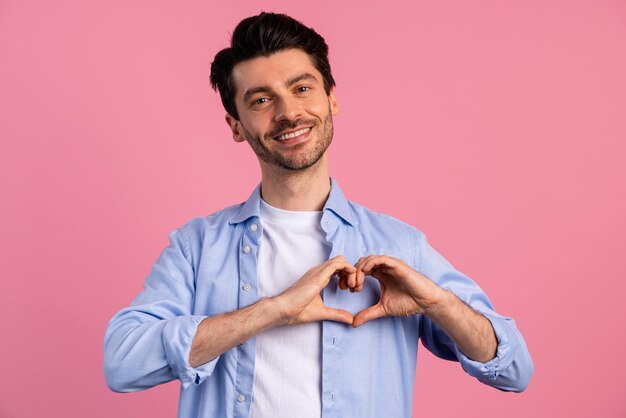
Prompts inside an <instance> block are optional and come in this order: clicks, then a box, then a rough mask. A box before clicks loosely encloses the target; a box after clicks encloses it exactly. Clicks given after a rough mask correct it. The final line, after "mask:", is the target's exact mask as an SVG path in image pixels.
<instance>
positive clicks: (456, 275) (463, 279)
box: [416, 231, 534, 392]
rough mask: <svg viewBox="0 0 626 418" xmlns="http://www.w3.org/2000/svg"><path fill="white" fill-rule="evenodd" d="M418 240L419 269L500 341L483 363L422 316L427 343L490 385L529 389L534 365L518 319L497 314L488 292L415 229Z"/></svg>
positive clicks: (517, 389) (440, 355)
mask: <svg viewBox="0 0 626 418" xmlns="http://www.w3.org/2000/svg"><path fill="white" fill-rule="evenodd" d="M416 242H417V245H416V247H417V253H416V258H417V261H416V264H417V266H418V271H419V272H420V273H422V274H424V275H425V276H426V277H428V278H429V279H431V280H433V281H434V282H436V283H437V284H438V285H439V286H441V287H442V288H444V289H447V290H449V291H451V292H453V293H454V294H455V295H456V296H457V297H458V298H459V299H461V300H462V301H464V302H465V303H467V304H468V305H469V306H471V307H472V308H473V309H474V310H475V311H476V312H478V313H480V314H482V315H483V316H485V317H486V318H487V319H488V320H489V321H490V322H491V324H492V325H493V329H494V332H495V334H496V339H497V340H498V349H497V352H496V357H495V358H494V359H492V360H490V361H488V362H486V363H480V362H478V361H474V360H471V359H470V358H468V357H467V356H466V355H465V354H463V353H462V352H461V350H459V348H458V347H457V346H456V344H455V343H454V341H452V339H451V338H450V337H449V336H448V335H447V334H446V333H445V332H444V331H443V329H441V328H440V327H439V326H438V325H437V324H435V323H434V322H433V321H431V320H430V319H429V318H428V317H426V316H422V320H421V323H420V337H421V339H422V343H423V344H424V346H425V347H426V348H427V349H428V350H429V351H431V352H432V353H433V354H435V355H436V356H438V357H440V358H443V359H447V360H456V361H459V362H460V363H461V366H462V367H463V370H465V371H466V372H467V373H468V374H469V375H471V376H473V377H475V378H477V379H478V380H479V381H481V382H482V383H485V384H487V385H489V386H493V387H495V388H498V389H500V390H505V391H514V392H521V391H523V390H524V389H526V387H527V386H528V383H529V382H530V378H531V376H532V374H533V371H534V366H533V362H532V360H531V358H530V353H529V352H528V348H527V347H526V342H525V341H524V337H522V334H521V333H520V331H519V330H518V329H517V327H516V325H515V321H513V319H511V318H507V317H505V316H502V315H500V314H498V313H497V312H496V311H495V310H494V307H493V305H492V303H491V301H490V300H489V298H488V297H487V295H486V294H485V292H483V290H482V289H481V288H480V287H479V286H478V285H477V284H476V283H475V282H474V281H472V280H471V279H470V278H469V277H467V276H465V275H464V274H462V273H460V272H458V271H456V270H455V269H454V268H453V267H452V266H451V265H450V263H448V261H447V260H446V259H444V258H443V257H442V256H441V255H440V254H439V253H438V252H437V251H435V250H434V249H433V248H432V247H431V246H430V245H429V244H428V242H427V240H426V237H425V236H424V235H423V234H422V233H420V232H419V231H416Z"/></svg>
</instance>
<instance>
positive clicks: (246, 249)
mask: <svg viewBox="0 0 626 418" xmlns="http://www.w3.org/2000/svg"><path fill="white" fill-rule="evenodd" d="M243 252H244V253H246V254H248V253H249V252H250V246H249V245H246V246H245V247H243Z"/></svg>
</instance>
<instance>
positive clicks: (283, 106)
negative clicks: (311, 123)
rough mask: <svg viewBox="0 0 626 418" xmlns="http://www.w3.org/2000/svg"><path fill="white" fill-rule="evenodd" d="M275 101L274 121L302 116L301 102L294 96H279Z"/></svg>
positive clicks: (295, 118)
mask: <svg viewBox="0 0 626 418" xmlns="http://www.w3.org/2000/svg"><path fill="white" fill-rule="evenodd" d="M277 102H278V103H276V116H275V119H276V122H280V121H285V120H297V119H299V118H301V117H302V106H301V103H300V102H299V101H298V99H297V98H295V97H290V96H287V97H281V98H280V99H278V100H277Z"/></svg>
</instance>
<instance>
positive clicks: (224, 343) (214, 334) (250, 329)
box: [189, 299, 283, 367]
mask: <svg viewBox="0 0 626 418" xmlns="http://www.w3.org/2000/svg"><path fill="white" fill-rule="evenodd" d="M282 322H283V320H282V318H281V314H280V312H279V310H278V308H277V304H276V303H275V300H274V299H261V300H260V301H258V302H256V303H254V304H252V305H250V306H247V307H245V308H242V309H239V310H236V311H233V312H228V313H225V314H221V315H216V316H212V317H209V318H205V319H204V320H203V321H202V322H201V323H200V325H198V330H197V331H196V335H195V337H194V339H193V342H192V344H191V351H190V353H189V364H190V365H191V367H198V366H201V365H203V364H205V363H208V362H209V361H211V360H213V359H215V358H217V357H218V356H219V355H221V354H222V353H225V352H226V351H228V350H230V349H231V348H233V347H235V346H236V345H238V344H241V343H244V342H246V341H247V340H248V339H250V338H252V337H254V336H255V335H257V334H259V333H261V332H263V331H265V330H267V329H270V328H273V327H276V326H279V325H282Z"/></svg>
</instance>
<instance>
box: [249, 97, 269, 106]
mask: <svg viewBox="0 0 626 418" xmlns="http://www.w3.org/2000/svg"><path fill="white" fill-rule="evenodd" d="M266 102H267V97H259V98H258V99H255V100H254V101H253V102H252V105H262V104H264V103H266Z"/></svg>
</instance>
